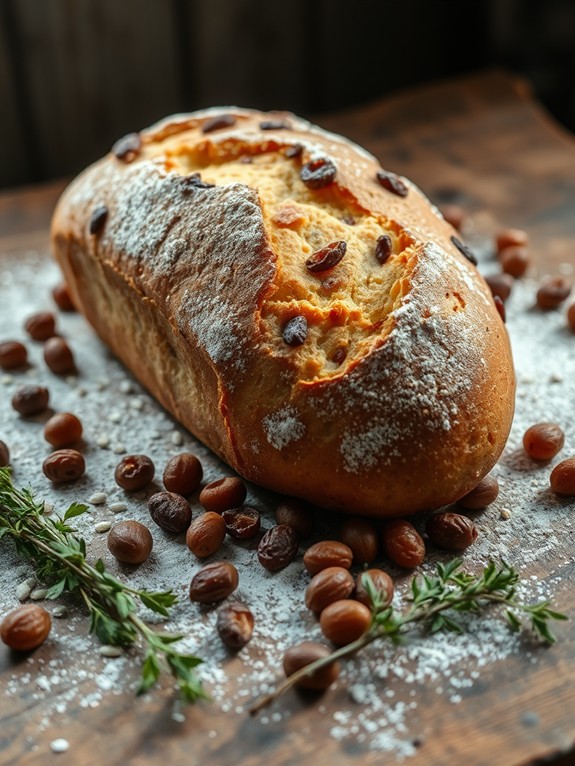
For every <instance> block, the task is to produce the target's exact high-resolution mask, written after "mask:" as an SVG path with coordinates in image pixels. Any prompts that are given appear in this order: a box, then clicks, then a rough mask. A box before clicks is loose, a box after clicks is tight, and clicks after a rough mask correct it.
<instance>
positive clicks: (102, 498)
mask: <svg viewBox="0 0 575 766" xmlns="http://www.w3.org/2000/svg"><path fill="white" fill-rule="evenodd" d="M107 499H108V495H107V494H106V493H105V492H94V494H93V495H90V497H89V498H88V502H89V503H90V504H91V505H104V503H105V502H106V501H107Z"/></svg>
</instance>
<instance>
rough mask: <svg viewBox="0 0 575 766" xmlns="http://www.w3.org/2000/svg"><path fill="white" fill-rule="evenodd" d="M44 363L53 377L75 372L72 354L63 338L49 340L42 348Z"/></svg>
mask: <svg viewBox="0 0 575 766" xmlns="http://www.w3.org/2000/svg"><path fill="white" fill-rule="evenodd" d="M44 361H45V362H46V364H47V365H48V367H49V369H50V370H51V371H52V372H53V373H54V374H55V375H67V374H68V373H73V372H76V363H75V361H74V354H73V353H72V350H71V348H70V346H69V345H68V344H67V343H66V341H65V340H64V338H58V337H54V338H49V339H48V340H47V341H46V344H45V346H44Z"/></svg>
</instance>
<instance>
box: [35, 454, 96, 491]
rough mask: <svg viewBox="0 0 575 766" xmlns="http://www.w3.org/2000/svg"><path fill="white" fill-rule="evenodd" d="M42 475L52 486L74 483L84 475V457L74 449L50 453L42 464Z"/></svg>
mask: <svg viewBox="0 0 575 766" xmlns="http://www.w3.org/2000/svg"><path fill="white" fill-rule="evenodd" d="M42 470H43V471H44V475H45V476H46V477H47V478H48V479H50V481H51V482H53V483H54V484H62V483H63V482H66V481H76V479H79V478H80V477H81V476H83V475H84V472H85V470H86V463H85V461H84V456H83V455H82V454H81V453H80V452H78V451H77V450H75V449H59V450H56V451H55V452H52V454H51V455H48V457H47V458H46V459H45V460H44V462H43V464H42Z"/></svg>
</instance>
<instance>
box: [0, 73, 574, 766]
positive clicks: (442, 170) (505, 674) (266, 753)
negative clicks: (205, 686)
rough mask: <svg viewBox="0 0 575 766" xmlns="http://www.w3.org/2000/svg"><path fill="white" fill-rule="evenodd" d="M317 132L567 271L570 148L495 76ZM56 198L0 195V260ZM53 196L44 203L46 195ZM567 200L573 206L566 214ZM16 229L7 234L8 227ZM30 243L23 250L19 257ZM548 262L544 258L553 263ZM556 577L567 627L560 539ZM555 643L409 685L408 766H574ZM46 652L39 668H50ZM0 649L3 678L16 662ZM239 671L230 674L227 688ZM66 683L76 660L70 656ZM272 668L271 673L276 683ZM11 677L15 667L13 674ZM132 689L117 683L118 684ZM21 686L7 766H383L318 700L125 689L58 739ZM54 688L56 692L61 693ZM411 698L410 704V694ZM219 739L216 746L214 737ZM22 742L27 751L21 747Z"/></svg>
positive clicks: (331, 703)
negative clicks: (518, 237)
mask: <svg viewBox="0 0 575 766" xmlns="http://www.w3.org/2000/svg"><path fill="white" fill-rule="evenodd" d="M323 123H324V124H325V125H326V126H328V127H330V128H333V129H334V130H338V131H340V132H343V133H344V134H347V135H349V136H350V137H352V138H354V139H356V140H358V141H359V142H361V143H363V144H364V145H366V146H367V147H368V148H369V149H370V150H371V151H373V152H374V153H375V154H376V155H377V156H378V157H379V158H380V159H381V161H382V164H383V165H384V167H388V168H390V169H394V170H398V171H400V172H402V173H405V174H406V175H409V176H410V177H412V178H413V179H414V180H415V181H416V182H418V183H419V184H420V186H421V187H422V188H423V190H424V191H426V192H427V193H429V194H430V196H431V197H432V198H434V199H435V200H436V201H438V202H439V203H441V202H442V201H458V202H461V203H462V204H464V206H466V207H470V208H472V209H473V210H475V211H476V212H477V214H478V215H477V218H478V220H479V221H481V222H482V226H483V227H484V230H485V232H486V233H488V232H493V231H494V230H495V228H497V227H498V226H499V225H506V226H507V225H518V226H526V227H528V229H529V232H530V234H531V237H532V241H533V243H534V246H533V252H534V256H535V257H536V259H537V263H538V267H539V269H540V270H541V271H545V270H549V269H553V268H556V267H557V265H558V264H559V263H561V262H569V263H571V264H575V220H574V218H573V214H572V206H573V199H574V196H575V143H574V142H573V141H572V140H569V139H568V137H567V136H565V135H564V134H563V133H562V132H561V131H559V130H558V129H557V128H555V127H553V126H552V125H551V124H550V123H549V121H548V120H547V118H546V117H545V116H544V115H543V114H542V113H541V111H540V109H539V108H538V107H537V105H535V104H533V103H532V102H531V100H530V99H529V97H528V94H527V92H526V90H525V88H524V87H523V86H522V85H521V84H517V83H516V82H514V81H512V80H510V79H509V78H507V77H505V76H502V75H499V74H497V73H495V74H488V75H482V76H478V77H474V78H467V79H464V80H461V81H455V82H448V83H442V84H439V85H435V86H430V87H428V88H425V89H422V90H420V91H417V92H415V93H410V94H405V95H404V96H399V97H397V98H394V99H393V100H391V101H387V102H383V103H378V104H373V105H372V106H369V107H366V108H365V109H361V110H358V111H355V112H352V113H349V114H345V113H344V114H341V115H336V116H333V117H331V118H329V119H328V118H325V119H324V120H323ZM53 192H54V189H53V190H52V191H51V192H49V191H48V190H44V191H42V190H41V191H39V192H35V191H32V192H29V193H23V194H21V195H16V196H14V195H13V196H11V197H10V198H7V197H4V198H2V199H0V226H1V228H0V250H5V249H8V248H9V247H11V246H13V244H14V241H15V240H14V237H15V236H18V235H19V233H23V232H25V231H26V229H27V228H28V227H30V226H31V227H32V230H35V228H36V226H38V225H40V224H41V222H42V221H45V220H46V219H47V216H48V215H49V211H50V206H51V204H52V201H53ZM51 195H52V196H51ZM570 203H571V204H570ZM11 222H12V223H11ZM24 246H26V247H27V246H28V245H24ZM549 255H550V256H551V257H552V260H551V261H549V260H548V256H549ZM553 568H555V569H556V572H557V573H558V574H560V575H561V584H560V586H559V587H555V586H554V597H555V599H556V604H557V607H558V608H560V609H563V610H564V611H567V612H569V613H570V614H571V615H572V616H573V615H575V593H574V590H573V586H572V583H573V581H574V578H575V561H574V557H573V541H572V540H569V539H566V540H565V547H564V549H563V550H561V551H558V553H557V558H556V560H553V561H540V562H537V564H534V565H533V570H532V571H533V573H534V574H537V575H541V576H542V577H544V575H545V572H546V571H550V570H551V569H553ZM557 633H558V636H559V641H558V644H557V645H556V646H555V647H553V648H552V649H550V650H538V652H539V654H538V662H537V665H536V666H533V665H532V663H531V659H530V654H529V653H530V651H531V650H532V648H533V647H532V645H531V644H530V642H529V640H528V639H527V638H526V639H525V643H524V646H523V648H522V651H521V652H519V653H518V654H516V655H513V656H511V657H508V658H507V659H506V660H505V661H503V662H499V663H497V664H494V665H492V666H489V667H486V668H485V669H484V672H482V675H481V678H480V680H479V681H478V682H477V683H475V684H474V686H473V687H471V688H469V689H463V690H461V696H462V700H461V702H460V703H459V704H456V705H454V704H448V703H447V702H446V701H445V698H444V697H440V696H438V694H437V692H436V689H435V687H434V684H433V682H429V683H426V684H421V685H420V686H418V687H417V700H418V705H417V709H416V710H415V711H414V714H413V716H414V720H413V721H412V722H411V723H412V724H413V727H414V729H416V730H417V731H418V732H419V733H420V737H421V747H420V748H419V749H418V751H417V753H416V754H415V755H414V756H413V757H411V758H409V759H408V760H406V761H404V763H408V764H410V766H436V765H437V766H460V764H466V765H467V766H525V765H526V764H535V763H539V762H541V761H542V759H553V760H552V761H551V762H552V763H553V764H554V766H568V765H569V764H573V763H574V762H575V753H573V752H572V748H573V746H574V743H575V717H574V715H573V710H574V709H575V633H574V629H573V621H571V622H569V623H563V624H561V625H559V626H558V630H557ZM50 651H53V650H49V649H47V648H43V649H40V650H39V653H38V654H37V656H39V657H41V658H42V659H44V660H45V661H46V662H48V661H49V660H50V657H51V655H50ZM14 663H15V660H14V658H12V657H10V655H9V654H8V653H7V652H5V651H4V652H2V651H0V681H1V682H5V683H7V682H8V679H9V678H10V676H11V675H12V674H13V673H14V672H15V667H17V668H19V669H21V672H22V674H24V673H25V672H26V663H25V661H24V662H21V663H20V665H19V666H15V664H14ZM236 663H237V660H233V659H231V660H230V662H229V664H228V667H227V671H228V675H229V679H230V680H229V683H230V684H231V685H232V686H233V683H234V678H235V677H236V676H237V673H238V665H237V664H236ZM70 668H71V670H72V676H71V683H79V684H82V681H80V680H78V679H76V678H74V675H73V669H74V660H73V657H71V658H70ZM273 670H274V669H270V671H271V672H272V673H273ZM16 672H18V671H16ZM131 680H133V679H131V678H127V679H126V682H129V681H131ZM32 691H33V690H32V689H31V690H30V692H29V693H28V694H25V695H23V696H21V697H20V698H14V697H13V698H11V699H10V702H9V704H8V703H7V701H6V699H5V698H3V697H2V696H0V763H1V764H2V766H16V764H17V765H18V766H40V764H42V766H44V764H46V763H51V762H52V761H53V762H57V763H58V764H63V765H64V766H67V765H68V764H75V765H79V766H90V765H91V764H96V763H101V762H105V763H107V764H109V765H110V766H115V765H116V764H117V765H118V766H120V764H126V763H129V764H134V765H135V766H152V765H153V766H157V765H158V764H160V763H170V764H173V765H174V766H179V765H180V764H181V765H182V766H183V765H184V764H186V766H189V765H192V766H195V764H198V766H199V764H202V765H204V764H210V766H228V764H242V765H243V766H264V764H265V765H266V766H267V764H272V763H273V764H274V766H296V764H297V766H300V765H301V764H308V763H312V762H314V763H316V764H317V765H318V766H327V765H328V764H329V766H344V764H345V765H346V766H360V765H361V766H372V764H373V765H375V764H381V763H393V762H394V758H393V756H392V755H388V754H385V753H381V752H377V751H376V752H370V751H369V750H368V749H367V748H366V745H365V744H361V743H359V742H353V741H352V742H351V743H350V742H349V741H348V742H347V743H346V744H344V743H339V742H337V741H336V740H335V739H334V738H333V737H331V736H330V735H329V729H330V720H329V717H327V716H319V715H317V714H316V713H315V710H316V706H317V704H318V702H317V701H315V702H310V701H309V700H307V701H306V700H305V699H303V698H302V697H300V696H298V695H296V694H289V695H287V696H286V697H285V698H284V699H283V701H282V703H281V704H282V709H283V710H288V711H289V712H290V714H291V717H289V718H287V717H284V718H283V720H282V721H280V722H277V723H274V722H271V723H269V724H268V725H267V726H262V725H261V724H260V723H259V722H258V721H257V720H253V719H250V718H249V717H247V716H244V717H239V716H234V717H227V718H226V716H225V715H224V714H223V713H222V712H221V711H220V710H219V709H215V708H210V706H209V705H199V706H197V707H196V708H194V709H192V710H191V711H190V712H189V714H188V716H187V720H186V722H185V723H176V722H175V721H174V720H173V719H172V717H171V714H172V697H171V692H170V690H169V689H167V688H164V689H163V690H162V691H161V692H159V693H158V694H157V695H155V696H154V698H153V701H152V702H149V701H145V700H142V699H134V698H133V697H132V696H131V694H129V693H126V694H122V695H118V696H113V697H111V698H110V702H109V704H108V703H107V704H106V705H101V706H100V707H97V708H95V709H93V710H87V709H85V708H82V707H81V706H80V704H79V703H78V701H77V700H78V698H77V697H76V701H75V702H73V703H70V704H69V705H68V711H67V712H68V715H69V716H70V717H71V719H72V723H71V724H69V729H68V731H57V732H56V731H54V730H50V731H49V732H43V733H42V732H40V733H39V732H38V722H39V721H41V719H42V706H41V705H40V704H39V703H38V702H37V701H35V700H34V699H33V696H32ZM62 692H63V690H60V693H62ZM406 694H407V692H406ZM321 704H324V705H326V706H327V708H328V710H331V711H336V710H342V709H348V708H349V707H350V704H351V703H350V700H349V697H348V696H347V692H346V690H345V688H339V689H338V690H337V691H336V692H335V693H332V694H330V695H329V696H327V697H325V698H324V699H322V701H321ZM215 728H217V729H218V730H219V731H220V732H225V734H222V733H220V736H218V737H217V738H211V737H210V736H209V732H210V731H211V730H213V729H215ZM72 735H73V739H74V743H75V744H74V748H73V750H71V751H70V753H67V754H62V755H59V756H53V757H51V756H50V755H49V754H48V755H47V754H46V747H44V748H43V749H41V750H33V749H31V747H32V746H31V742H33V741H36V742H38V741H40V742H42V743H44V745H45V744H46V743H47V742H49V741H50V740H51V739H53V738H54V737H55V736H64V737H68V738H72ZM27 738H29V739H27Z"/></svg>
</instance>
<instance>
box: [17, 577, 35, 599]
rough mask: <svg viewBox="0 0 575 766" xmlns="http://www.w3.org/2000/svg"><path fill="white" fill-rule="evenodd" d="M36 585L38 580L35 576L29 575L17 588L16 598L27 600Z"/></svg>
mask: <svg viewBox="0 0 575 766" xmlns="http://www.w3.org/2000/svg"><path fill="white" fill-rule="evenodd" d="M35 585H36V580H35V579H34V578H33V577H29V578H28V579H27V580H24V582H21V583H20V585H18V587H17V588H16V598H17V599H18V601H26V599H28V598H30V594H31V593H32V591H33V590H34V587H35Z"/></svg>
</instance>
